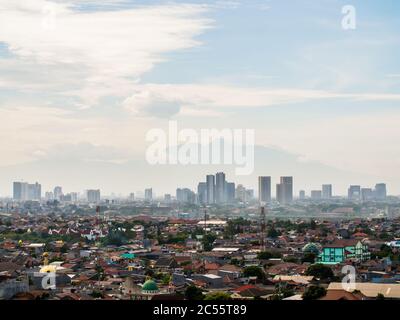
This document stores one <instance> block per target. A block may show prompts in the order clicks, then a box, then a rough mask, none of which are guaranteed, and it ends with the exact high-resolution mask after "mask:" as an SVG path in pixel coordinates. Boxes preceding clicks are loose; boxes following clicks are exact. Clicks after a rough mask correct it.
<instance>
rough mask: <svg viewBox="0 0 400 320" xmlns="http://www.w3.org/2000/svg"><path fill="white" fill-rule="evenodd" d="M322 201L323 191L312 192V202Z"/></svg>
mask: <svg viewBox="0 0 400 320" xmlns="http://www.w3.org/2000/svg"><path fill="white" fill-rule="evenodd" d="M321 199H322V191H321V190H312V191H311V200H321Z"/></svg>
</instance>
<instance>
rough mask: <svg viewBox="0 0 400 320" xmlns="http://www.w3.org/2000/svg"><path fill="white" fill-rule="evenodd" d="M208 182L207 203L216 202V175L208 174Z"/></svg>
mask: <svg viewBox="0 0 400 320" xmlns="http://www.w3.org/2000/svg"><path fill="white" fill-rule="evenodd" d="M206 183H207V203H208V204H214V203H215V177H214V176H213V175H208V176H207V178H206Z"/></svg>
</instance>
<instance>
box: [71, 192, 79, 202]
mask: <svg viewBox="0 0 400 320" xmlns="http://www.w3.org/2000/svg"><path fill="white" fill-rule="evenodd" d="M78 197H79V195H78V193H77V192H71V202H78Z"/></svg>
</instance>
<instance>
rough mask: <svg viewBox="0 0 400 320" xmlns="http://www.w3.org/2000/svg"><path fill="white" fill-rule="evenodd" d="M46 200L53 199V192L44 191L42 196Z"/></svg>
mask: <svg viewBox="0 0 400 320" xmlns="http://www.w3.org/2000/svg"><path fill="white" fill-rule="evenodd" d="M44 198H45V200H46V201H52V200H54V193H53V192H46V193H45V196H44Z"/></svg>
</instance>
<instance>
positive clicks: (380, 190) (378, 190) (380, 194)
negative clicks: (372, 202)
mask: <svg viewBox="0 0 400 320" xmlns="http://www.w3.org/2000/svg"><path fill="white" fill-rule="evenodd" d="M374 191H375V192H374V193H375V198H376V199H377V200H385V199H386V197H387V192H386V184H385V183H377V184H376V185H375V190H374Z"/></svg>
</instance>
